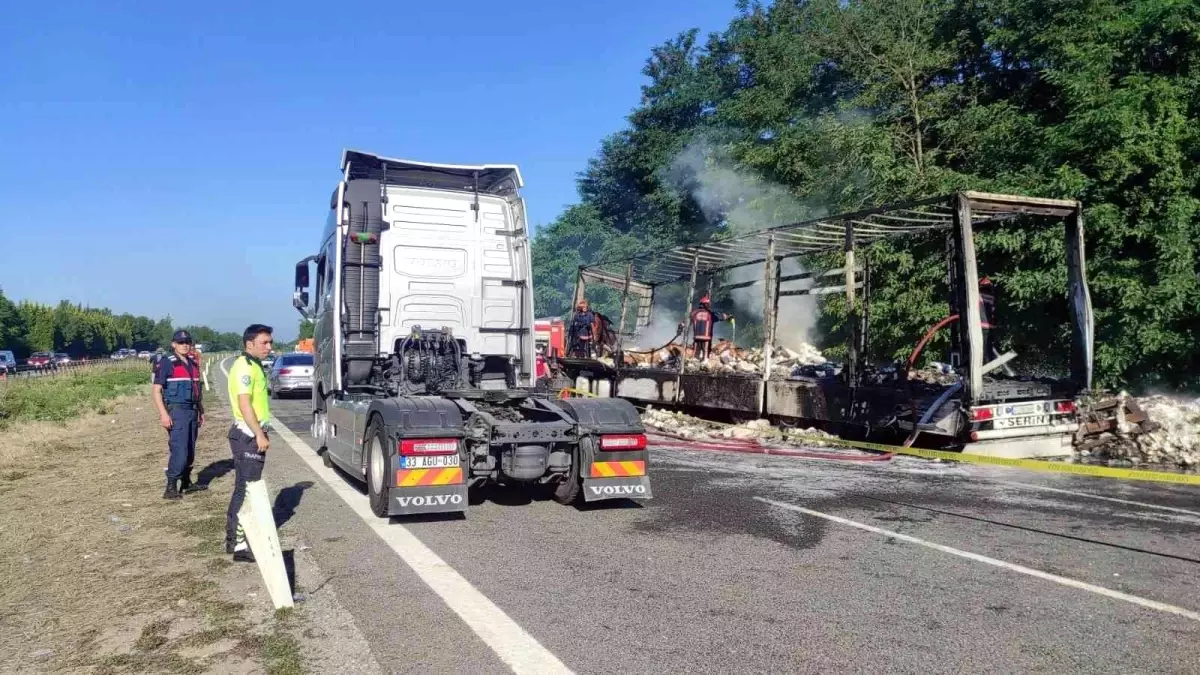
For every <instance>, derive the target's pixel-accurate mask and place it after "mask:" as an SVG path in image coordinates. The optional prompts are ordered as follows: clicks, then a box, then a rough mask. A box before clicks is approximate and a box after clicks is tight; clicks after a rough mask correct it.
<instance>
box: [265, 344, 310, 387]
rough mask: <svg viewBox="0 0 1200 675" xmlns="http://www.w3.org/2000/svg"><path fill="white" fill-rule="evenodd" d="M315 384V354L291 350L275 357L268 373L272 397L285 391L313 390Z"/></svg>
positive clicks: (268, 383)
mask: <svg viewBox="0 0 1200 675" xmlns="http://www.w3.org/2000/svg"><path fill="white" fill-rule="evenodd" d="M312 386H313V355H312V354H305V353H303V352H289V353H287V354H284V355H282V356H280V357H279V358H277V359H275V363H274V364H273V365H272V366H271V370H270V374H269V375H267V390H268V391H269V392H270V394H271V397H272V398H278V397H279V396H280V395H281V394H283V393H284V392H287V393H289V394H290V393H293V392H297V391H305V392H310V391H312Z"/></svg>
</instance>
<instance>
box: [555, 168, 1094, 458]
mask: <svg viewBox="0 0 1200 675" xmlns="http://www.w3.org/2000/svg"><path fill="white" fill-rule="evenodd" d="M1026 216H1042V217H1049V218H1053V219H1060V220H1061V221H1062V222H1063V224H1064V235H1065V242H1066V251H1067V261H1066V262H1067V297H1068V301H1069V306H1070V313H1071V316H1070V321H1071V332H1072V346H1071V350H1072V351H1071V355H1070V368H1069V377H1068V379H1067V381H1065V382H1062V383H1061V384H1062V386H1055V387H1049V386H1045V385H1044V384H1040V383H1030V382H1021V381H1015V380H1013V381H992V380H985V379H984V376H985V375H986V374H988V373H989V372H992V371H993V370H995V369H997V368H999V367H1002V366H1003V365H1004V363H1006V362H1007V360H1009V359H1011V358H1012V357H1013V355H1011V354H1006V355H1003V356H1001V358H999V359H995V360H991V361H989V360H988V359H987V358H986V356H985V345H984V344H983V332H982V322H981V316H980V311H979V287H978V282H979V273H978V269H977V265H976V252H975V237H974V233H975V230H976V229H978V228H981V227H986V226H987V225H989V224H992V223H997V222H1003V221H1008V220H1012V219H1014V218H1019V217H1026ZM936 231H944V232H946V233H947V242H948V245H949V247H948V267H949V269H948V270H947V271H948V281H949V287H950V291H951V293H950V297H949V298H948V305H949V310H950V315H951V316H957V317H958V321H957V325H956V328H955V330H954V334H953V342H954V350H955V352H956V353H957V354H958V355H959V356H960V358H959V359H958V360H959V361H960V363H958V364H957V365H958V372H959V375H960V378H961V379H960V382H959V383H958V384H957V385H956V386H953V387H947V386H940V387H924V388H922V387H916V389H917V391H914V387H913V385H910V384H908V378H907V373H905V374H904V375H905V378H904V381H903V382H898V383H885V384H879V383H878V382H875V381H870V380H869V379H868V378H867V377H866V375H865V373H864V362H863V359H864V357H865V355H866V354H867V353H868V351H869V347H870V344H871V343H870V332H871V320H870V319H871V317H870V315H869V306H870V303H869V300H870V294H871V265H870V261H869V259H868V256H867V255H866V254H865V252H861V251H860V250H859V249H860V248H861V247H862V246H864V245H867V244H870V243H871V242H874V241H878V240H881V239H887V238H895V237H908V236H913V235H918V234H928V233H931V232H936ZM839 251H840V252H841V254H842V256H843V260H844V263H843V265H842V267H840V268H836V269H832V270H828V271H824V272H808V271H806V272H801V273H795V274H782V273H781V270H782V263H783V262H784V261H786V260H788V259H791V258H797V259H799V258H801V257H803V256H811V255H814V254H826V255H828V254H833V253H837V252H839ZM758 265H761V266H762V269H763V275H762V278H761V279H758V280H752V281H741V282H737V283H725V284H717V285H714V279H717V278H719V277H720V276H721V275H723V274H724V273H726V272H729V271H732V270H737V269H741V268H745V267H748V266H758ZM832 276H837V277H840V281H841V283H839V284H837V285H832V286H828V285H825V286H822V285H815V286H814V287H812V288H804V289H792V288H787V287H785V285H786V284H790V283H793V282H797V281H801V280H811V281H812V282H814V284H815V283H816V282H819V281H821V280H822V279H824V278H828V277H832ZM677 283H686V284H687V308H686V309H685V312H684V316H683V317H682V318H683V319H684V320H685V321H686V320H687V313H688V312H690V310H691V307H692V304H693V300H694V298H695V297H696V292H697V289H698V287H699V285H700V284H702V283H706V284H707V288H708V290H709V291H710V292H711V291H713V290H724V291H731V290H736V289H742V288H749V287H754V286H758V285H759V284H762V287H763V316H762V326H763V335H764V339H763V349H764V360H765V362H764V364H763V372H762V373H761V374H755V375H708V374H702V373H689V372H686V371H685V367H684V366H685V364H684V363H683V360H682V359H681V360H680V363H679V364H678V367H677V368H673V369H662V368H630V367H627V366H626V365H625V364H624V363H623V361H624V359H623V358H622V357H623V354H622V352H621V351H620V349H618V352H617V354H616V356H615V358H614V360H613V363H612V364H611V365H610V364H607V363H603V362H600V361H598V360H571V359H567V360H566V362H565V365H566V366H567V367H568V371H569V373H570V374H571V375H572V376H573V377H574V378H575V380H576V386H577V387H580V388H584V389H586V390H588V391H590V392H591V393H593V394H596V395H600V396H617V397H623V398H628V399H632V400H636V401H638V402H643V403H654V404H662V405H668V406H676V407H681V408H695V409H701V410H703V409H708V410H713V411H716V410H721V411H732V412H735V413H740V414H746V415H767V416H774V417H780V418H792V419H797V420H801V421H804V422H809V423H817V424H830V425H835V426H842V427H856V426H857V427H866V428H867V429H870V428H872V427H877V426H878V425H880V424H882V423H883V422H885V421H887V420H889V419H891V420H892V421H893V422H898V423H899V426H900V427H902V428H903V429H904V431H905V432H906V433H911V434H913V435H916V434H918V433H924V434H930V435H932V436H935V437H941V440H940V441H938V442H939V443H942V444H945V442H946V441H947V440H949V441H952V442H951V445H955V444H957V445H958V446H959V447H962V446H964V445H967V444H971V443H984V444H986V443H989V442H994V441H1002V440H1005V439H1018V440H1020V441H1022V442H1024V443H1026V444H1027V445H1028V444H1029V443H1030V442H1031V441H1030V439H1031V437H1034V436H1037V437H1039V438H1037V439H1035V440H1037V441H1039V442H1040V446H1039V447H1038V448H1032V447H1030V448H1026V449H1024V450H1017V451H1016V452H1017V453H1018V454H1020V453H1025V454H1026V456H1029V455H1054V454H1063V450H1062V447H1063V443H1061V442H1060V441H1061V440H1062V439H1064V438H1069V434H1070V432H1072V431H1074V426H1075V424H1074V415H1073V410H1074V407H1073V399H1074V398H1075V397H1076V396H1077V395H1078V394H1079V393H1080V392H1083V391H1085V390H1088V389H1090V388H1091V386H1092V363H1093V318H1092V307H1091V296H1090V293H1089V290H1088V286H1087V272H1086V257H1085V253H1084V233H1083V213H1082V206H1081V204H1080V203H1079V202H1077V201H1074V200H1061V199H1045V198H1039V197H1026V196H1018V195H1003V194H992V193H983V192H971V191H967V192H959V193H953V194H949V195H943V196H939V197H933V198H929V199H922V200H918V201H913V202H906V203H899V204H891V205H885V206H882V207H878V208H873V209H866V210H862V211H856V212H852V213H846V214H840V215H835V216H829V217H825V218H819V219H814V220H809V221H804V222H800V223H795V224H791V225H785V226H781V227H776V228H771V229H766V230H761V231H758V232H754V233H750V234H745V235H741V236H737V237H730V238H726V239H721V240H717V241H711V242H707V243H704V244H696V245H689V246H680V247H675V248H670V249H664V250H658V251H654V252H652V253H647V254H642V255H639V256H634V257H632V258H627V259H620V260H612V261H605V262H601V263H598V264H595V265H590V266H584V267H581V268H580V270H579V273H578V275H577V278H576V286H575V294H574V297H575V300H576V302H577V301H578V300H579V299H581V298H583V297H584V296H585V295H586V288H587V285H588V284H600V285H603V286H607V287H609V288H612V289H615V290H618V291H620V292H621V308H622V309H621V314H622V321H621V323H620V324H619V326H618V333H619V335H620V336H621V338H620V342H619V344H620V345H622V346H623V345H624V341H625V339H626V338H628V337H630V336H631V335H632V334H636V332H637V331H638V330H639V329H641V328H644V327H646V326H647V325H649V323H650V313H651V311H650V308H651V306H652V305H653V303H654V299H655V295H656V290H657V289H658V288H659V287H660V286H664V285H668V284H677ZM828 293H844V294H845V295H846V301H847V307H848V312H849V313H848V318H847V326H848V330H847V341H848V344H847V345H846V347H847V349H846V352H847V359H846V363H845V367H844V368H843V370H842V372H841V373H840V375H839V376H837V377H794V378H789V379H778V378H772V376H771V349H770V347H771V346H772V345H774V344H775V343H776V342H777V340H776V337H777V331H778V318H779V301H780V299H781V298H786V297H794V296H801V295H819V294H828ZM631 300H632V301H633V303H634V304H635V305H636V307H637V311H636V312H635V316H634V322H633V327H632V330H629V331H627V330H626V327H625V325H626V322H625V321H624V317H625V315H626V313H627V311H628V308H629V307H630V306H631ZM917 337H919V336H914V340H913V342H914V344H915V343H916V342H917V340H916V338H917ZM684 345H686V341H685V343H684ZM1035 403H1036V406H1035V405H1034V404H1035ZM1046 405H1052V406H1056V407H1055V408H1054V409H1048V410H1041V409H1039V410H1033V409H1032V408H1031V406H1033V407H1037V406H1046ZM935 407H936V409H935ZM1024 408H1030V411H1024ZM897 411H903V414H901V415H899V416H897ZM922 411H924V413H925V414H921V412H922ZM1043 412H1048V413H1049V415H1048V417H1049V418H1052V421H1053V423H1052V424H1048V425H1034V427H1028V428H1026V427H1021V426H1003V427H1002V428H1001V427H997V426H996V424H998V423H997V422H995V421H993V418H996V419H1000V418H998V417H996V415H997V414H1003V415H1006V417H1004V418H1003V419H1009V418H1010V417H1011V415H1010V413H1011V414H1012V415H1018V416H1019V415H1023V414H1025V413H1037V414H1031V415H1027V416H1032V417H1034V418H1035V419H1040V418H1041V417H1042V415H1041V414H1040V413H1043ZM981 418H984V419H981ZM1013 419H1016V418H1013ZM1021 419H1024V418H1021ZM935 420H936V421H935ZM1035 427H1036V428H1035ZM1042 427H1044V428H1042ZM1050 436H1052V437H1053V439H1051V438H1048V437H1050ZM1034 444H1035V445H1036V444H1037V443H1034ZM972 451H977V450H976V449H973V450H972ZM981 451H985V452H986V451H988V448H982V450H981ZM996 452H997V454H1006V453H1007V454H1011V453H1013V452H1014V451H1013V450H1012V449H1011V448H1002V449H997V450H996Z"/></svg>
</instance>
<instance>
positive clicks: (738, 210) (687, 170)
mask: <svg viewBox="0 0 1200 675" xmlns="http://www.w3.org/2000/svg"><path fill="white" fill-rule="evenodd" d="M664 177H665V179H666V181H667V182H668V183H669V184H671V185H674V186H675V187H676V188H677V189H679V190H681V191H683V192H686V193H688V194H689V195H691V197H692V199H694V200H695V202H696V203H697V204H698V205H699V206H700V208H701V209H702V210H703V212H704V215H705V217H706V218H707V219H708V220H709V222H712V223H716V224H718V225H719V226H720V227H721V229H723V230H724V231H726V232H728V233H729V234H745V233H747V232H753V231H756V230H762V229H765V228H769V227H776V226H779V225H786V224H788V223H794V222H797V221H801V220H807V219H811V218H818V217H820V216H823V215H825V213H824V211H823V210H818V209H813V208H811V207H809V206H806V205H805V204H803V203H802V202H801V201H800V200H799V199H797V198H796V197H795V196H794V195H792V194H791V193H790V192H788V191H787V190H786V189H785V188H783V187H782V186H779V185H775V184H772V183H768V182H766V181H764V180H762V179H760V178H758V177H757V176H754V175H753V174H751V173H749V172H746V171H740V170H738V169H737V167H736V165H735V163H734V161H733V160H732V158H730V157H729V156H728V154H727V153H726V152H724V151H723V150H722V149H720V148H718V147H716V146H714V145H712V144H710V143H709V142H707V141H705V140H700V141H695V142H693V143H692V144H690V145H688V147H686V148H685V149H684V150H683V151H682V152H680V153H679V155H677V156H676V157H675V159H674V160H673V161H672V162H671V165H670V166H669V167H668V168H667V169H666V171H665V172H664ZM803 271H805V269H804V266H803V265H801V263H800V261H799V260H797V259H795V258H788V259H786V260H784V261H783V262H782V263H781V264H780V273H781V274H783V275H788V274H797V273H800V272H803ZM763 276H764V270H763V266H762V265H753V266H749V267H740V268H736V269H734V270H731V271H730V272H729V273H727V275H726V280H725V282H726V283H738V282H745V281H761V280H762V279H763ZM810 286H811V280H803V281H795V282H790V283H785V284H784V285H783V289H784V290H799V289H801V288H807V287H810ZM764 294H765V290H764V288H763V284H762V283H759V284H758V285H756V286H751V287H749V288H739V289H736V290H734V291H732V292H731V294H730V295H731V298H732V300H733V303H734V305H735V307H734V308H733V312H732V313H733V314H734V315H735V316H738V315H741V316H743V317H745V318H747V319H749V318H751V317H753V318H754V319H756V320H761V317H762V315H763V303H764V301H765V297H764ZM718 309H720V308H718ZM818 314H819V309H818V307H817V303H816V300H815V299H814V298H813V297H812V296H807V295H802V296H793V297H786V298H780V299H779V318H778V323H777V328H776V336H775V337H776V342H777V343H778V344H781V345H783V346H785V347H789V348H791V349H796V350H799V349H800V346H801V345H802V344H803V343H805V342H811V341H812V333H813V331H814V329H815V327H816V323H817V316H818ZM673 331H674V328H673V327H672V332H673Z"/></svg>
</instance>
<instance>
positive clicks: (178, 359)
mask: <svg viewBox="0 0 1200 675" xmlns="http://www.w3.org/2000/svg"><path fill="white" fill-rule="evenodd" d="M191 349H192V336H191V335H190V334H189V333H188V332H187V331H186V330H177V331H175V334H174V335H173V336H171V350H172V353H171V355H170V356H164V357H163V358H161V359H159V361H158V364H157V365H156V366H155V369H154V405H155V407H157V408H158V419H159V421H160V422H161V423H162V425H163V428H164V429H166V430H167V452H168V459H167V489H166V491H165V492H163V499H179V498H180V497H182V496H183V495H182V493H184V492H195V491H197V490H203V489H204V487H203V486H200V485H195V484H193V483H192V464H193V463H194V462H195V460H196V434H197V433H198V432H199V430H200V425H201V424H203V423H204V401H203V397H202V395H201V389H200V368H199V367H198V366H197V365H196V362H195V361H194V360H192V357H191Z"/></svg>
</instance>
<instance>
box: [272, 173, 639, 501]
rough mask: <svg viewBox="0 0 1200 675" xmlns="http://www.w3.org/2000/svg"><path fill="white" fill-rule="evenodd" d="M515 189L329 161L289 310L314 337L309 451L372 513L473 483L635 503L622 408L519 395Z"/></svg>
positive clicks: (497, 179)
mask: <svg viewBox="0 0 1200 675" xmlns="http://www.w3.org/2000/svg"><path fill="white" fill-rule="evenodd" d="M522 186H523V183H522V181H521V174H520V171H519V170H518V168H517V167H516V166H513V165H481V166H459V165H449V164H431V163H423V162H414V161H408V160H402V159H390V158H387V157H381V156H378V155H374V154H369V153H365V152H358V151H353V150H347V151H344V152H343V153H342V162H341V180H339V181H338V183H337V185H336V186H335V187H334V189H333V193H332V195H331V197H330V202H329V212H328V214H327V216H326V222H325V228H324V233H323V234H322V236H321V241H320V249H319V252H318V253H317V254H315V255H312V256H309V257H307V258H305V259H304V260H301V261H300V262H299V263H297V265H296V273H295V289H294V293H293V298H292V304H293V305H294V306H295V307H296V308H297V309H298V310H299V311H300V313H301V314H302V315H303V316H304V317H305V318H307V319H309V320H311V321H312V322H313V324H314V333H313V342H314V352H315V358H314V363H315V368H314V373H313V389H312V429H311V431H312V436H313V438H314V439H316V442H317V445H318V452H320V453H321V455H322V457H323V459H324V461H325V464H326V466H336V467H337V468H339V469H341V470H342V471H344V472H347V473H349V474H350V475H352V476H354V477H356V478H357V479H359V480H362V481H365V483H366V486H367V492H368V498H369V499H370V504H371V509H372V511H374V513H375V514H376V515H378V516H380V517H388V516H399V515H410V514H425V513H442V512H463V511H466V510H467V506H468V503H469V499H468V491H469V490H472V489H477V488H480V487H482V486H485V485H487V484H502V485H505V486H509V487H514V488H516V489H527V490H530V491H534V492H543V493H548V494H549V496H550V497H552V498H553V499H555V500H556V501H558V502H560V503H564V504H567V503H573V502H576V501H578V500H583V501H587V502H591V501H597V500H604V499H622V498H633V499H649V498H650V497H651V492H650V481H649V477H648V475H647V465H648V457H647V454H648V453H647V448H646V436H645V430H644V428H643V426H642V423H641V419H640V417H639V416H638V413H637V410H636V409H635V408H634V407H633V405H632V404H631V403H629V402H628V401H624V400H621V399H588V398H574V399H561V400H560V399H556V398H554V397H553V396H552V395H551V394H549V393H546V392H542V391H539V390H536V389H535V388H534V384H535V383H534V368H535V361H534V345H535V338H534V312H533V283H532V278H531V264H530V252H529V234H528V224H527V221H526V215H525V203H524V200H523V199H522V198H521V196H520V188H521V187H522ZM314 273H315V284H311V287H310V282H311V281H312V280H313V279H314Z"/></svg>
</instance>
